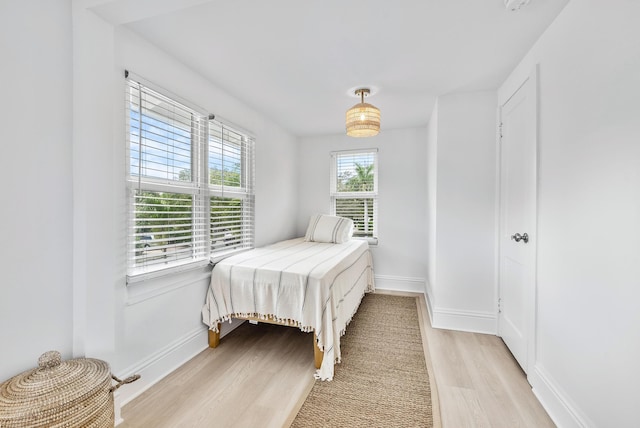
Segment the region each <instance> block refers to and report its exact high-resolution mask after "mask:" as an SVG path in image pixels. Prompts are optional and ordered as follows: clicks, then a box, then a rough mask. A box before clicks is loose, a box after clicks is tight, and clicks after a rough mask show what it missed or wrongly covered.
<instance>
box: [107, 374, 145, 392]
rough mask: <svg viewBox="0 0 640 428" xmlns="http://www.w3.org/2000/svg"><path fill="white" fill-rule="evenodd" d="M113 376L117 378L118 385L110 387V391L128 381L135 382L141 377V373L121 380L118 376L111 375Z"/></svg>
mask: <svg viewBox="0 0 640 428" xmlns="http://www.w3.org/2000/svg"><path fill="white" fill-rule="evenodd" d="M111 377H112V378H113V380H115V381H116V382H118V383H117V384H116V385H113V386H112V387H111V388H110V389H109V392H113V391H115V390H116V389H118V388H120V387H121V386H122V385H124V384H126V383H131V382H135V381H137V380H138V379H140V375H139V374H134V375H132V376H129V377H128V378H126V379H124V380H120V379H118V378H117V377H115V376H114V375H111Z"/></svg>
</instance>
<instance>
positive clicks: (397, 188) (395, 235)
mask: <svg viewBox="0 0 640 428" xmlns="http://www.w3.org/2000/svg"><path fill="white" fill-rule="evenodd" d="M361 148H377V149H378V212H379V213H380V216H379V224H378V238H379V243H378V245H377V246H373V247H372V253H373V262H374V272H375V275H376V287H378V288H387V289H405V290H413V291H420V292H424V290H425V281H426V279H425V278H426V269H425V263H424V255H425V253H426V251H427V235H426V231H427V226H426V224H425V221H424V219H425V218H426V214H427V203H426V200H425V198H424V195H425V193H426V167H425V162H424V159H425V157H426V129H425V128H415V129H402V130H384V129H383V130H382V131H381V132H380V133H379V134H378V135H377V136H375V137H369V138H352V137H348V136H346V135H333V136H325V137H307V138H302V139H301V141H300V145H299V154H298V171H299V172H298V181H299V193H298V201H299V214H298V221H297V233H298V235H299V236H303V235H304V233H305V230H306V227H307V224H308V222H309V217H310V216H311V215H312V214H314V213H329V212H330V205H331V204H330V202H331V200H330V198H329V188H330V173H329V171H330V165H331V159H330V154H331V152H332V151H337V150H352V149H361Z"/></svg>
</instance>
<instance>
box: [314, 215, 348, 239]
mask: <svg viewBox="0 0 640 428" xmlns="http://www.w3.org/2000/svg"><path fill="white" fill-rule="evenodd" d="M352 235H353V220H351V219H350V218H346V217H337V216H333V215H325V214H315V215H312V216H311V218H310V219H309V226H308V227H307V233H306V234H305V236H304V240H305V241H312V242H329V243H333V244H342V243H343V242H347V241H348V240H350V239H351V236H352Z"/></svg>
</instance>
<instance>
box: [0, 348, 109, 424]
mask: <svg viewBox="0 0 640 428" xmlns="http://www.w3.org/2000/svg"><path fill="white" fill-rule="evenodd" d="M106 379H109V382H110V381H111V370H110V368H109V364H107V363H106V362H104V361H102V360H97V359H93V358H77V359H73V360H66V361H62V358H61V355H60V353H59V352H58V351H49V352H45V353H44V354H42V355H41V356H40V358H39V359H38V368H36V369H32V370H27V371H25V372H23V373H20V374H19V375H17V376H14V377H12V378H11V379H9V380H7V381H5V382H3V383H2V384H0V415H2V418H5V417H6V418H8V419H11V418H12V417H19V416H20V415H25V414H26V413H29V412H31V411H43V410H46V409H55V408H58V407H59V406H61V405H64V404H65V403H69V402H73V401H76V400H79V399H80V400H81V399H82V397H85V396H87V395H88V394H91V393H93V391H95V390H96V389H97V388H100V387H101V385H102V384H104V382H105V380H106Z"/></svg>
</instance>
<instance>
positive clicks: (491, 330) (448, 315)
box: [427, 299, 498, 334]
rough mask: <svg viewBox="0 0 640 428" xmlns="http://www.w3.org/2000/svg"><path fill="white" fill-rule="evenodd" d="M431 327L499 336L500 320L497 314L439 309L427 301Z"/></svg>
mask: <svg viewBox="0 0 640 428" xmlns="http://www.w3.org/2000/svg"><path fill="white" fill-rule="evenodd" d="M427 306H428V308H429V316H430V318H431V325H432V326H433V327H434V328H442V329H447V330H459V331H468V332H471V333H484V334H497V332H498V318H497V316H496V314H492V313H491V312H481V311H465V310H459V309H449V308H439V307H438V306H432V302H430V299H427Z"/></svg>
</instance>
